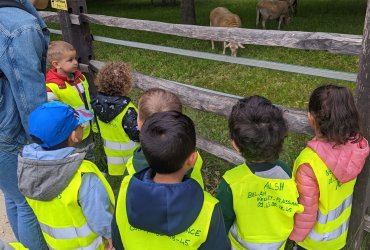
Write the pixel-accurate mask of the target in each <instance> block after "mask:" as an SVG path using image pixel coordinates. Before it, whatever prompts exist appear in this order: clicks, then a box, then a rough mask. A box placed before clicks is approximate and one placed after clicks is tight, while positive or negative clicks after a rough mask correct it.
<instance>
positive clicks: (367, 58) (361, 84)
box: [41, 0, 370, 249]
mask: <svg viewBox="0 0 370 250" xmlns="http://www.w3.org/2000/svg"><path fill="white" fill-rule="evenodd" d="M67 4H68V7H69V10H68V12H66V11H59V12H58V13H55V12H41V15H42V16H43V17H44V19H45V20H46V21H49V22H59V23H60V25H61V30H62V34H63V39H64V40H66V41H67V42H70V43H72V44H73V45H74V46H75V47H76V49H77V54H78V59H79V62H80V67H81V69H82V71H84V72H85V73H88V74H90V77H89V80H90V83H91V84H92V85H91V87H92V89H94V85H93V77H92V74H91V73H92V72H93V71H95V72H96V71H98V70H99V69H100V68H101V67H102V66H103V64H104V63H103V62H99V61H96V60H95V57H94V54H93V50H92V46H91V45H92V41H93V39H92V36H91V34H90V29H89V23H94V24H99V25H106V26H112V27H119V28H124V29H134V30H140V31H150V32H158V33H162V34H170V35H176V36H181V37H188V38H197V39H205V40H211V39H212V40H215V41H237V42H241V43H242V44H255V45H266V46H280V47H286V48H296V49H305V50H325V51H330V52H332V53H340V54H354V55H360V58H361V60H360V70H359V74H358V78H357V89H356V102H357V106H358V108H359V111H360V113H361V114H363V120H362V125H363V128H364V136H365V137H366V138H367V139H369V138H370V113H369V112H368V110H369V107H370V81H369V77H370V76H369V74H368V72H370V43H369V41H370V35H369V30H370V14H369V13H370V7H369V6H370V0H368V7H367V12H366V13H367V16H366V19H365V28H364V36H363V38H362V37H361V36H356V35H345V34H334V33H321V32H314V33H313V32H296V31H294V32H293V31H272V30H268V31H266V30H257V29H228V28H215V27H212V28H210V27H204V26H190V25H181V24H169V23H162V22H155V21H145V20H134V19H127V18H118V17H110V16H103V15H93V14H88V13H87V6H86V2H85V0H67ZM231 61H232V60H231ZM134 77H135V84H136V87H137V88H139V89H142V90H146V89H149V88H152V87H160V88H165V89H167V90H169V91H171V92H173V93H175V94H177V95H178V96H179V97H180V99H181V100H182V102H183V103H184V104H185V105H187V106H189V107H192V108H196V109H199V110H202V111H206V112H211V113H213V114H217V115H222V116H228V114H229V113H230V110H231V107H232V106H233V105H234V104H235V102H236V101H237V100H238V99H239V98H241V97H239V96H234V95H229V94H225V93H221V92H217V91H211V90H207V89H202V88H198V87H194V86H189V85H185V84H182V83H178V82H174V81H169V80H164V79H159V78H155V77H151V76H147V75H143V74H140V73H138V72H136V73H135V74H134ZM280 107H281V108H282V109H283V110H284V116H285V118H286V119H287V121H288V124H289V130H290V131H291V132H296V133H304V134H312V131H311V130H310V128H309V126H308V123H307V118H306V112H304V111H300V110H296V109H290V108H285V107H282V106H280ZM197 146H198V147H199V148H201V149H203V150H205V151H207V152H209V153H211V154H213V155H216V156H217V157H220V158H222V159H225V160H227V161H229V162H232V163H235V164H239V163H241V162H243V160H244V159H243V158H242V157H241V156H240V155H239V154H237V153H236V152H235V151H234V150H231V149H229V148H227V147H225V146H222V145H220V144H218V143H215V142H212V141H209V140H207V139H205V138H203V137H201V136H198V139H197ZM369 180H370V161H369V160H368V161H367V162H366V165H365V168H364V171H363V172H362V173H361V174H360V176H359V177H358V181H357V184H356V187H355V193H354V202H353V203H354V206H353V212H352V215H351V223H350V228H349V239H348V242H347V243H348V244H347V245H348V249H359V247H360V243H361V240H362V239H363V235H364V232H365V231H364V230H366V231H369V228H370V226H369V225H370V219H369V218H370V216H368V215H367V212H368V211H367V210H368V208H369V204H370V183H369Z"/></svg>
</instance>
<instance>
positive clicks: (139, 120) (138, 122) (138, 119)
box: [136, 116, 143, 130]
mask: <svg viewBox="0 0 370 250" xmlns="http://www.w3.org/2000/svg"><path fill="white" fill-rule="evenodd" d="M136 120H137V128H138V129H139V130H141V128H142V127H143V122H142V120H141V119H140V118H139V116H137V118H136Z"/></svg>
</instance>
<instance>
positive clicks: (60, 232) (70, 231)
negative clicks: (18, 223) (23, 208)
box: [39, 222, 93, 239]
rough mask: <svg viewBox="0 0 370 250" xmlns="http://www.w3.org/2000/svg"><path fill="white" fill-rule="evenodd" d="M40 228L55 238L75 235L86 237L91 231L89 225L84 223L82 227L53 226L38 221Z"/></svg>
mask: <svg viewBox="0 0 370 250" xmlns="http://www.w3.org/2000/svg"><path fill="white" fill-rule="evenodd" d="M39 224H40V227H41V230H42V231H43V232H45V233H47V234H48V235H50V236H52V237H53V238H55V239H73V238H75V237H76V235H77V237H86V236H88V235H89V234H91V233H93V231H92V230H91V229H90V227H89V225H88V224H87V223H85V224H84V225H82V227H66V228H53V227H49V226H47V225H45V224H43V223H41V222H40V223H39Z"/></svg>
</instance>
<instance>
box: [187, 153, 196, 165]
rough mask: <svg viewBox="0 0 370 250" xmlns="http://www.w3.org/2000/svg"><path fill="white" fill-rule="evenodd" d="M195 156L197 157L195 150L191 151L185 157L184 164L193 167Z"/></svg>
mask: <svg viewBox="0 0 370 250" xmlns="http://www.w3.org/2000/svg"><path fill="white" fill-rule="evenodd" d="M197 157H198V153H197V151H194V152H193V153H191V154H190V155H189V156H188V158H186V160H185V165H186V166H190V167H193V166H194V165H195V162H196V160H197Z"/></svg>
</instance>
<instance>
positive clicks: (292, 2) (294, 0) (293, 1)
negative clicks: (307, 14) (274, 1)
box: [279, 0, 298, 15]
mask: <svg viewBox="0 0 370 250" xmlns="http://www.w3.org/2000/svg"><path fill="white" fill-rule="evenodd" d="M279 1H285V2H287V3H288V4H289V8H290V11H291V12H292V15H294V14H297V13H298V0H279Z"/></svg>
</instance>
